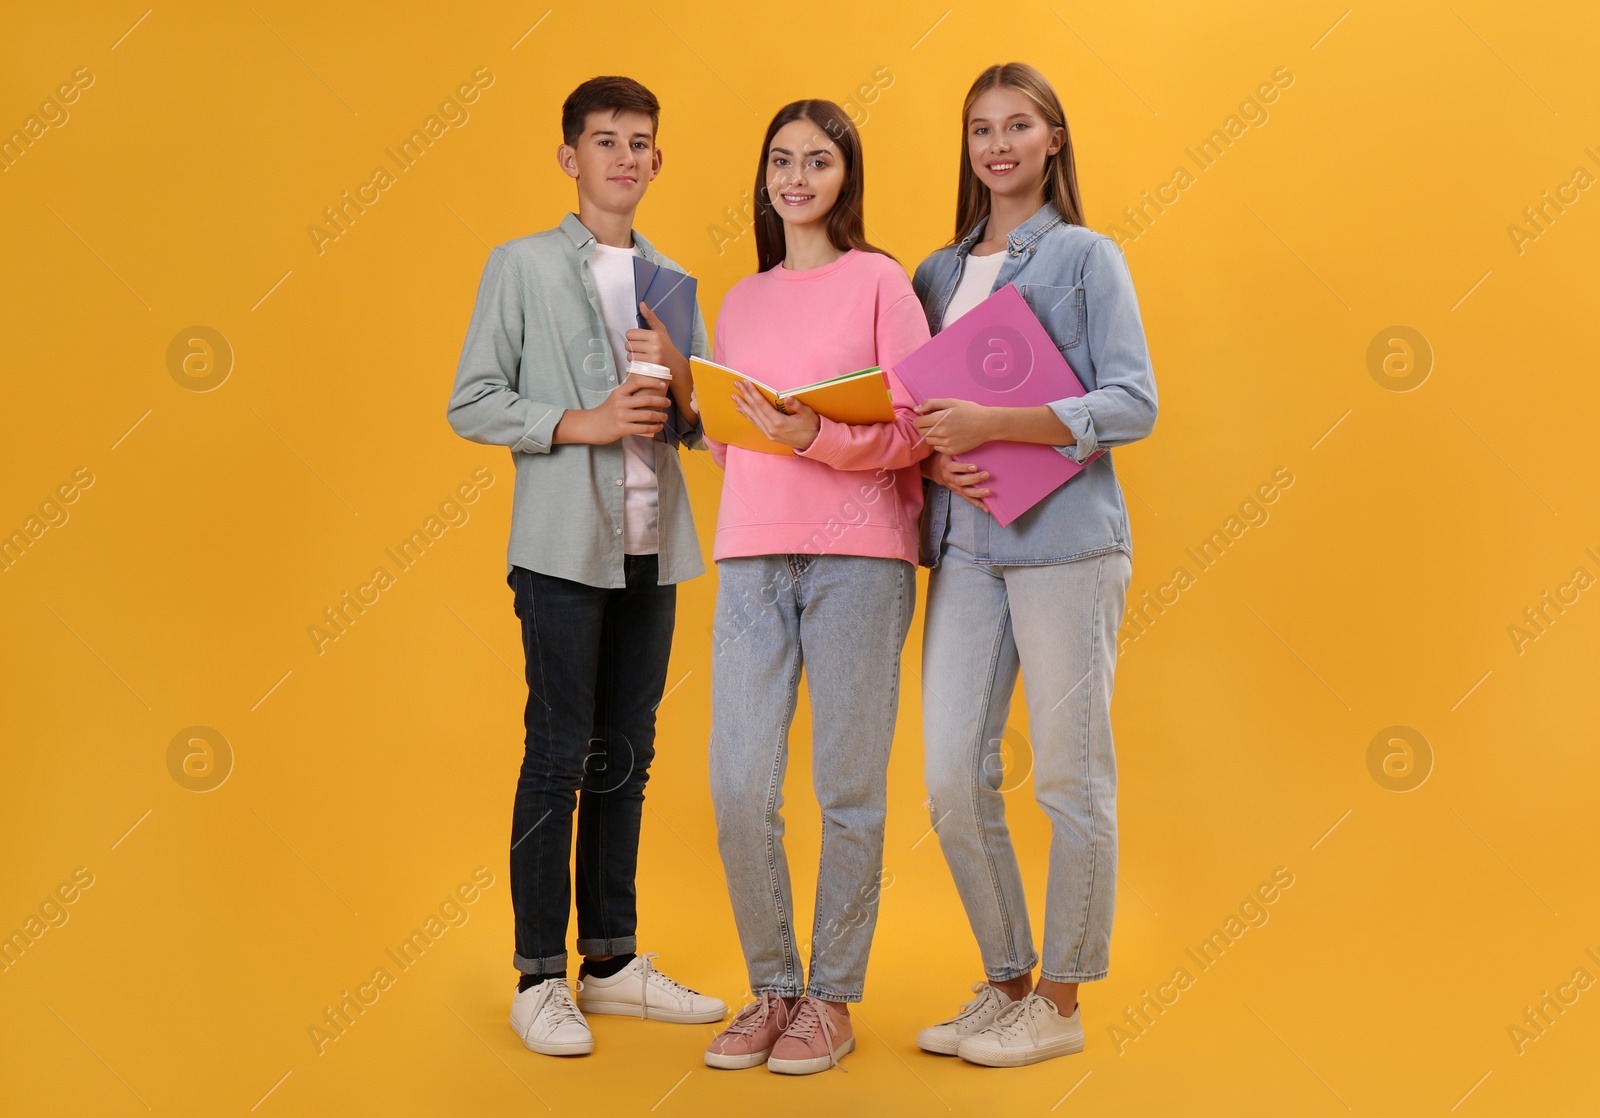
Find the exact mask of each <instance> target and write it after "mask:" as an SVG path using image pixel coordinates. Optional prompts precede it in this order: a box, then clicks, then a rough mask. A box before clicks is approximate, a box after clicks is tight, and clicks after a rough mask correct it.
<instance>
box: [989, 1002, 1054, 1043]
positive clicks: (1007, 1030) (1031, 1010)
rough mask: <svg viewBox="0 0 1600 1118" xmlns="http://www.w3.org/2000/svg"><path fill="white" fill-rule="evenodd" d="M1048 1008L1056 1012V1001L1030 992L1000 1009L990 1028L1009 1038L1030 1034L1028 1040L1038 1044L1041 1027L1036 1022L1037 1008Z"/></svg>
mask: <svg viewBox="0 0 1600 1118" xmlns="http://www.w3.org/2000/svg"><path fill="white" fill-rule="evenodd" d="M1040 1007H1043V1008H1046V1009H1047V1010H1048V1011H1049V1012H1051V1013H1054V1012H1056V1006H1055V1003H1054V1002H1052V1001H1051V1000H1050V999H1049V998H1044V997H1040V996H1039V995H1038V994H1032V993H1030V994H1029V995H1028V996H1027V997H1025V998H1023V999H1022V1000H1020V1001H1014V1002H1012V1003H1011V1004H1010V1005H1008V1006H1006V1007H1005V1008H1004V1009H1002V1010H1001V1011H1000V1016H998V1017H996V1018H995V1019H994V1024H993V1025H991V1026H989V1027H990V1028H992V1029H994V1030H996V1031H997V1032H999V1033H1000V1034H1001V1035H1002V1036H1004V1037H1005V1038H1006V1039H1007V1040H1012V1039H1014V1038H1016V1037H1017V1036H1018V1035H1020V1034H1021V1033H1024V1032H1026V1033H1027V1034H1028V1040H1029V1041H1030V1042H1031V1043H1033V1044H1035V1045H1037V1044H1038V1043H1039V1027H1038V1025H1036V1024H1035V1023H1034V1017H1035V1010H1036V1009H1037V1008H1040Z"/></svg>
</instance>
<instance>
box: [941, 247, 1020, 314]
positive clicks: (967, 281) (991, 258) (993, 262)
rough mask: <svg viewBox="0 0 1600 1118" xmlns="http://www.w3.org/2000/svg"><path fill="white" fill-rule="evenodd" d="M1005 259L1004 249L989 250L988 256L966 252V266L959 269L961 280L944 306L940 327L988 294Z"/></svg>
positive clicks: (964, 312)
mask: <svg viewBox="0 0 1600 1118" xmlns="http://www.w3.org/2000/svg"><path fill="white" fill-rule="evenodd" d="M1005 260H1006V254H1005V250H1004V249H1001V250H1000V251H999V252H991V253H990V254H989V255H988V256H978V255H975V254H973V253H970V252H969V253H968V254H967V263H966V266H965V267H964V268H962V269H961V282H960V283H959V284H957V285H956V293H955V294H954V295H952V296H950V305H949V306H948V307H946V308H945V312H944V322H943V323H941V324H940V329H943V328H944V327H945V326H949V325H950V324H951V323H952V322H954V321H955V320H956V319H958V318H960V317H961V316H962V315H964V314H966V313H967V312H968V311H970V310H971V309H972V308H973V307H975V306H977V305H978V304H979V303H981V302H983V301H984V300H985V299H987V298H988V297H989V296H990V294H991V293H992V290H993V288H994V281H995V280H996V279H998V278H999V276H1000V265H1002V264H1004V263H1005Z"/></svg>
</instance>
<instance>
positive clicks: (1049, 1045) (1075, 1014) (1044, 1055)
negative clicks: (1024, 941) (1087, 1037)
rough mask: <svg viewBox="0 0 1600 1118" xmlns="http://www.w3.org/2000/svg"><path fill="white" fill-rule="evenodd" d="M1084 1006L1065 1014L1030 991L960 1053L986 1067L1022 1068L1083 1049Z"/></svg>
mask: <svg viewBox="0 0 1600 1118" xmlns="http://www.w3.org/2000/svg"><path fill="white" fill-rule="evenodd" d="M1082 1008H1083V1007H1082V1006H1081V1005H1080V1006H1076V1007H1074V1008H1073V1010H1072V1016H1071V1017H1063V1016H1061V1014H1060V1013H1058V1012H1057V1011H1056V1003H1055V1002H1053V1001H1051V1000H1050V999H1049V998H1041V997H1040V996H1039V995H1038V994H1029V995H1028V996H1027V997H1025V998H1023V999H1022V1000H1021V1001H1020V1002H1012V1003H1011V1004H1010V1005H1009V1006H1007V1007H1006V1008H1005V1009H1004V1010H1002V1011H1001V1013H1000V1015H999V1016H998V1017H996V1018H995V1020H994V1024H992V1025H990V1026H989V1027H988V1028H987V1029H984V1030H983V1031H982V1032H978V1033H974V1034H972V1035H971V1036H969V1037H967V1038H966V1039H965V1040H963V1041H962V1042H961V1045H960V1047H959V1048H957V1049H956V1055H958V1056H960V1057H961V1058H962V1059H963V1060H966V1061H967V1062H968V1063H973V1064H983V1065H984V1066H985V1067H991V1068H1019V1067H1022V1066H1023V1065H1025V1064H1037V1063H1038V1062H1039V1061H1041V1060H1049V1059H1053V1058H1054V1057H1056V1056H1067V1055H1071V1054H1072V1053H1073V1052H1082V1051H1083V1021H1082V1019H1081V1018H1080V1016H1079V1011H1080V1010H1081V1009H1082Z"/></svg>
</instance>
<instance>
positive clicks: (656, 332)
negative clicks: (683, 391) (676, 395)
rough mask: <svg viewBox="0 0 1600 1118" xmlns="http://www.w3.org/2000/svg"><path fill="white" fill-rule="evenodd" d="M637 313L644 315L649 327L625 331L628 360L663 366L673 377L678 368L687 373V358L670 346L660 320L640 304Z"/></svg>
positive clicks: (670, 341) (636, 327) (638, 327)
mask: <svg viewBox="0 0 1600 1118" xmlns="http://www.w3.org/2000/svg"><path fill="white" fill-rule="evenodd" d="M639 313H640V314H642V315H644V320H645V321H646V322H648V323H649V324H650V326H649V328H648V329H646V328H644V327H642V326H635V327H634V328H633V329H632V330H629V331H627V338H628V357H629V359H630V360H633V361H649V362H650V363H651V364H653V365H665V366H666V367H667V368H669V369H671V370H672V374H673V376H677V374H678V370H679V368H680V367H681V368H682V369H683V371H684V372H685V373H687V372H688V371H689V360H688V358H686V357H684V355H683V354H681V353H679V352H678V348H677V346H675V345H673V344H672V335H671V334H670V333H668V332H667V328H666V326H665V325H664V324H663V323H662V321H661V319H659V318H657V317H656V312H655V311H653V310H651V309H650V308H649V307H648V306H646V305H645V304H644V303H643V302H641V303H640V304H639Z"/></svg>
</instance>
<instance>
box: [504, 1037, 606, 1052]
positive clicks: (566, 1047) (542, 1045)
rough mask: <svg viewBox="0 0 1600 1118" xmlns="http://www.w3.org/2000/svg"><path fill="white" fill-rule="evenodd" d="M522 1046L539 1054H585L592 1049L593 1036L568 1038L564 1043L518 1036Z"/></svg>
mask: <svg viewBox="0 0 1600 1118" xmlns="http://www.w3.org/2000/svg"><path fill="white" fill-rule="evenodd" d="M518 1039H519V1040H521V1041H522V1044H523V1047H525V1048H527V1050H528V1051H530V1052H537V1053H539V1055H541V1056H587V1055H589V1054H590V1053H591V1052H593V1051H594V1038H593V1037H590V1038H589V1039H588V1040H570V1041H567V1042H566V1043H565V1044H548V1043H546V1042H544V1041H538V1040H528V1039H526V1038H523V1037H519V1038H518Z"/></svg>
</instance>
